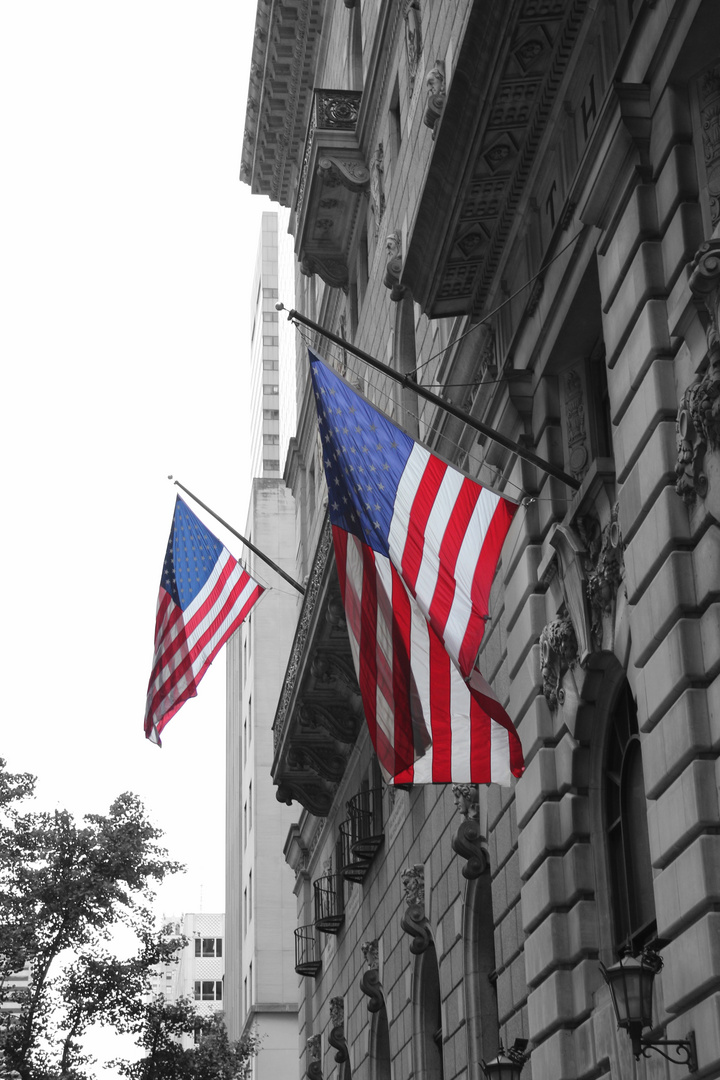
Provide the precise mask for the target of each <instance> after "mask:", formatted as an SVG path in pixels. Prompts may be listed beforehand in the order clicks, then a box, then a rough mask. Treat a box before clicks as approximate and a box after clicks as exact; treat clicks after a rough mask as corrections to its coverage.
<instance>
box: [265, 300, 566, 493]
mask: <svg viewBox="0 0 720 1080" xmlns="http://www.w3.org/2000/svg"><path fill="white" fill-rule="evenodd" d="M275 307H276V308H277V310H278V311H287V308H286V307H285V306H284V305H283V304H276V305H275ZM287 317H288V320H289V321H292V320H296V321H297V322H300V323H303V325H304V326H307V327H309V328H310V329H311V330H315V331H316V333H318V334H321V335H322V336H323V337H326V338H328V340H329V341H332V342H334V343H335V344H336V345H339V346H340V347H341V348H342V349H347V351H348V352H351V353H354V355H355V356H357V357H358V358H359V359H360V360H362V361H364V363H366V364H369V365H370V367H374V368H375V369H376V370H377V371H381V372H382V373H383V375H387V377H388V378H389V379H394V381H395V382H398V383H400V384H401V386H404V387H405V388H407V389H410V390H414V391H415V393H416V394H418V395H419V396H420V397H422V398H425V400H426V401H431V402H432V403H433V404H434V405H438V406H439V407H440V408H441V409H444V410H445V412H447V413H450V415H451V416H455V417H456V418H457V419H458V420H462V422H463V423H464V424H467V425H468V427H471V428H474V429H475V430H476V431H479V432H480V434H481V435H484V436H485V437H486V438H488V439H492V440H493V441H494V442H496V443H499V444H500V446H504V447H505V449H506V450H511V451H512V453H514V454H517V456H518V457H519V458H522V459H523V460H524V461H527V462H528V463H529V464H530V465H534V466H535V467H536V468H538V469H541V470H542V472H544V473H547V474H548V476H554V477H555V479H556V480H562V482H563V483H564V484H567V486H568V487H569V488H572V490H573V491H577V490H578V489H579V487H580V481H579V480H576V479H575V477H574V476H570V474H569V473H566V472H565V471H564V470H563V469H561V468H559V466H557V465H553V464H552V462H550V461H545V460H544V459H543V458H541V457H538V456H537V454H534V453H533V452H532V450H527V449H526V448H525V447H524V446H520V445H519V444H518V443H516V442H514V441H513V440H512V439H510V438H508V436H507V435H503V434H502V432H500V431H495V429H494V428H491V427H488V426H487V425H486V424H483V422H482V421H481V420H477V419H476V418H475V417H474V416H471V415H470V413H467V412H464V411H463V410H462V409H458V408H457V406H456V405H453V404H452V403H451V402H449V401H445V400H443V398H441V397H439V396H438V395H437V394H433V392H432V390H428V389H427V388H426V387H424V386H423V385H422V383H420V382H418V381H417V380H416V379H415V378H414V377H413V376H412V375H402V374H401V373H400V372H399V371H395V370H394V369H393V368H391V367H389V365H388V364H384V363H383V362H382V360H378V359H376V357H374V356H371V355H370V353H366V352H365V351H364V350H363V349H359V348H358V347H357V346H356V345H351V344H350V342H349V341H346V340H345V338H342V337H340V336H339V335H338V334H334V333H333V332H332V330H327V329H326V328H325V327H324V326H320V324H319V323H316V322H313V320H312V319H308V318H307V317H306V316H305V315H301V314H300V312H299V311H296V310H295V309H294V308H293V309H292V310H290V311H288V313H287Z"/></svg>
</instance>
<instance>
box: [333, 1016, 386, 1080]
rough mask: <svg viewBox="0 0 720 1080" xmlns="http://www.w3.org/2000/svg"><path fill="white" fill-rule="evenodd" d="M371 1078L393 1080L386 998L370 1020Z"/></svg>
mask: <svg viewBox="0 0 720 1080" xmlns="http://www.w3.org/2000/svg"><path fill="white" fill-rule="evenodd" d="M340 1080H343V1077H342V1076H341V1077H340ZM370 1080H391V1072H390V1026H389V1024H388V1014H387V1008H386V1007H385V999H384V998H383V1001H382V1004H381V1005H380V1007H379V1008H378V1010H377V1011H376V1012H374V1013H372V1019H371V1021H370Z"/></svg>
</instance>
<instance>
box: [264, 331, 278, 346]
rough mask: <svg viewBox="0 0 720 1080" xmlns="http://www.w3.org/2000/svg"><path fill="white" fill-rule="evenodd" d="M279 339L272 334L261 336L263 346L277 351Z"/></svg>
mask: <svg viewBox="0 0 720 1080" xmlns="http://www.w3.org/2000/svg"><path fill="white" fill-rule="evenodd" d="M278 342H279V339H278V338H277V337H276V336H275V335H273V334H263V345H266V346H268V347H269V348H271V349H277V347H278Z"/></svg>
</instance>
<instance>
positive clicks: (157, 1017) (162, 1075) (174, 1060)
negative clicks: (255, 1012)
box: [113, 997, 260, 1080]
mask: <svg viewBox="0 0 720 1080" xmlns="http://www.w3.org/2000/svg"><path fill="white" fill-rule="evenodd" d="M137 1035H138V1042H139V1044H140V1045H141V1046H142V1048H143V1049H144V1050H145V1054H144V1056H143V1057H142V1058H141V1059H140V1060H139V1061H125V1060H118V1061H114V1062H113V1065H114V1066H115V1068H117V1069H119V1071H120V1073H121V1075H122V1076H124V1077H127V1080H245V1078H246V1077H247V1076H248V1075H249V1071H250V1065H251V1062H252V1059H253V1057H254V1056H255V1055H256V1054H257V1053H258V1051H259V1049H260V1040H259V1037H258V1036H257V1035H256V1034H255V1033H254V1032H251V1033H250V1034H249V1035H246V1036H245V1037H244V1038H242V1039H240V1040H238V1041H237V1042H234V1043H231V1042H230V1040H229V1039H228V1034H227V1029H226V1027H225V1021H224V1019H223V1015H222V1013H220V1012H218V1013H215V1014H214V1015H213V1016H210V1017H207V1016H200V1015H199V1014H198V1012H197V1009H196V1008H195V1005H194V1003H193V1002H191V1001H189V1000H188V999H187V998H181V999H180V1000H179V1001H174V1002H168V1001H165V1000H164V999H163V998H162V997H157V998H155V999H153V1000H152V1001H150V1002H148V1004H147V1005H146V1007H145V1010H144V1015H143V1017H142V1021H141V1023H140V1025H139V1027H138V1029H137ZM183 1035H193V1036H194V1037H195V1040H196V1043H197V1045H196V1046H195V1047H194V1048H192V1049H188V1050H185V1049H183V1047H182V1044H181V1039H182V1036H183Z"/></svg>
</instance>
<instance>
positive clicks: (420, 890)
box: [400, 863, 432, 956]
mask: <svg viewBox="0 0 720 1080" xmlns="http://www.w3.org/2000/svg"><path fill="white" fill-rule="evenodd" d="M400 877H401V880H402V886H403V891H404V893H405V904H406V908H405V914H404V915H403V917H402V919H401V920H400V925H401V927H402V928H403V930H404V931H405V933H406V934H410V936H411V937H412V939H413V940H412V941H411V942H410V952H411V953H413V954H414V955H416V956H417V955H419V954H420V953H423V952H425V950H426V949H427V948H428V946H429V945H430V944H431V943H432V934H431V932H430V923H429V922H428V918H427V915H426V914H425V867H424V866H423V865H422V863H418V864H416V865H415V866H411V867H409V868H408V869H407V870H403V872H402V873H401V875H400Z"/></svg>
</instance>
